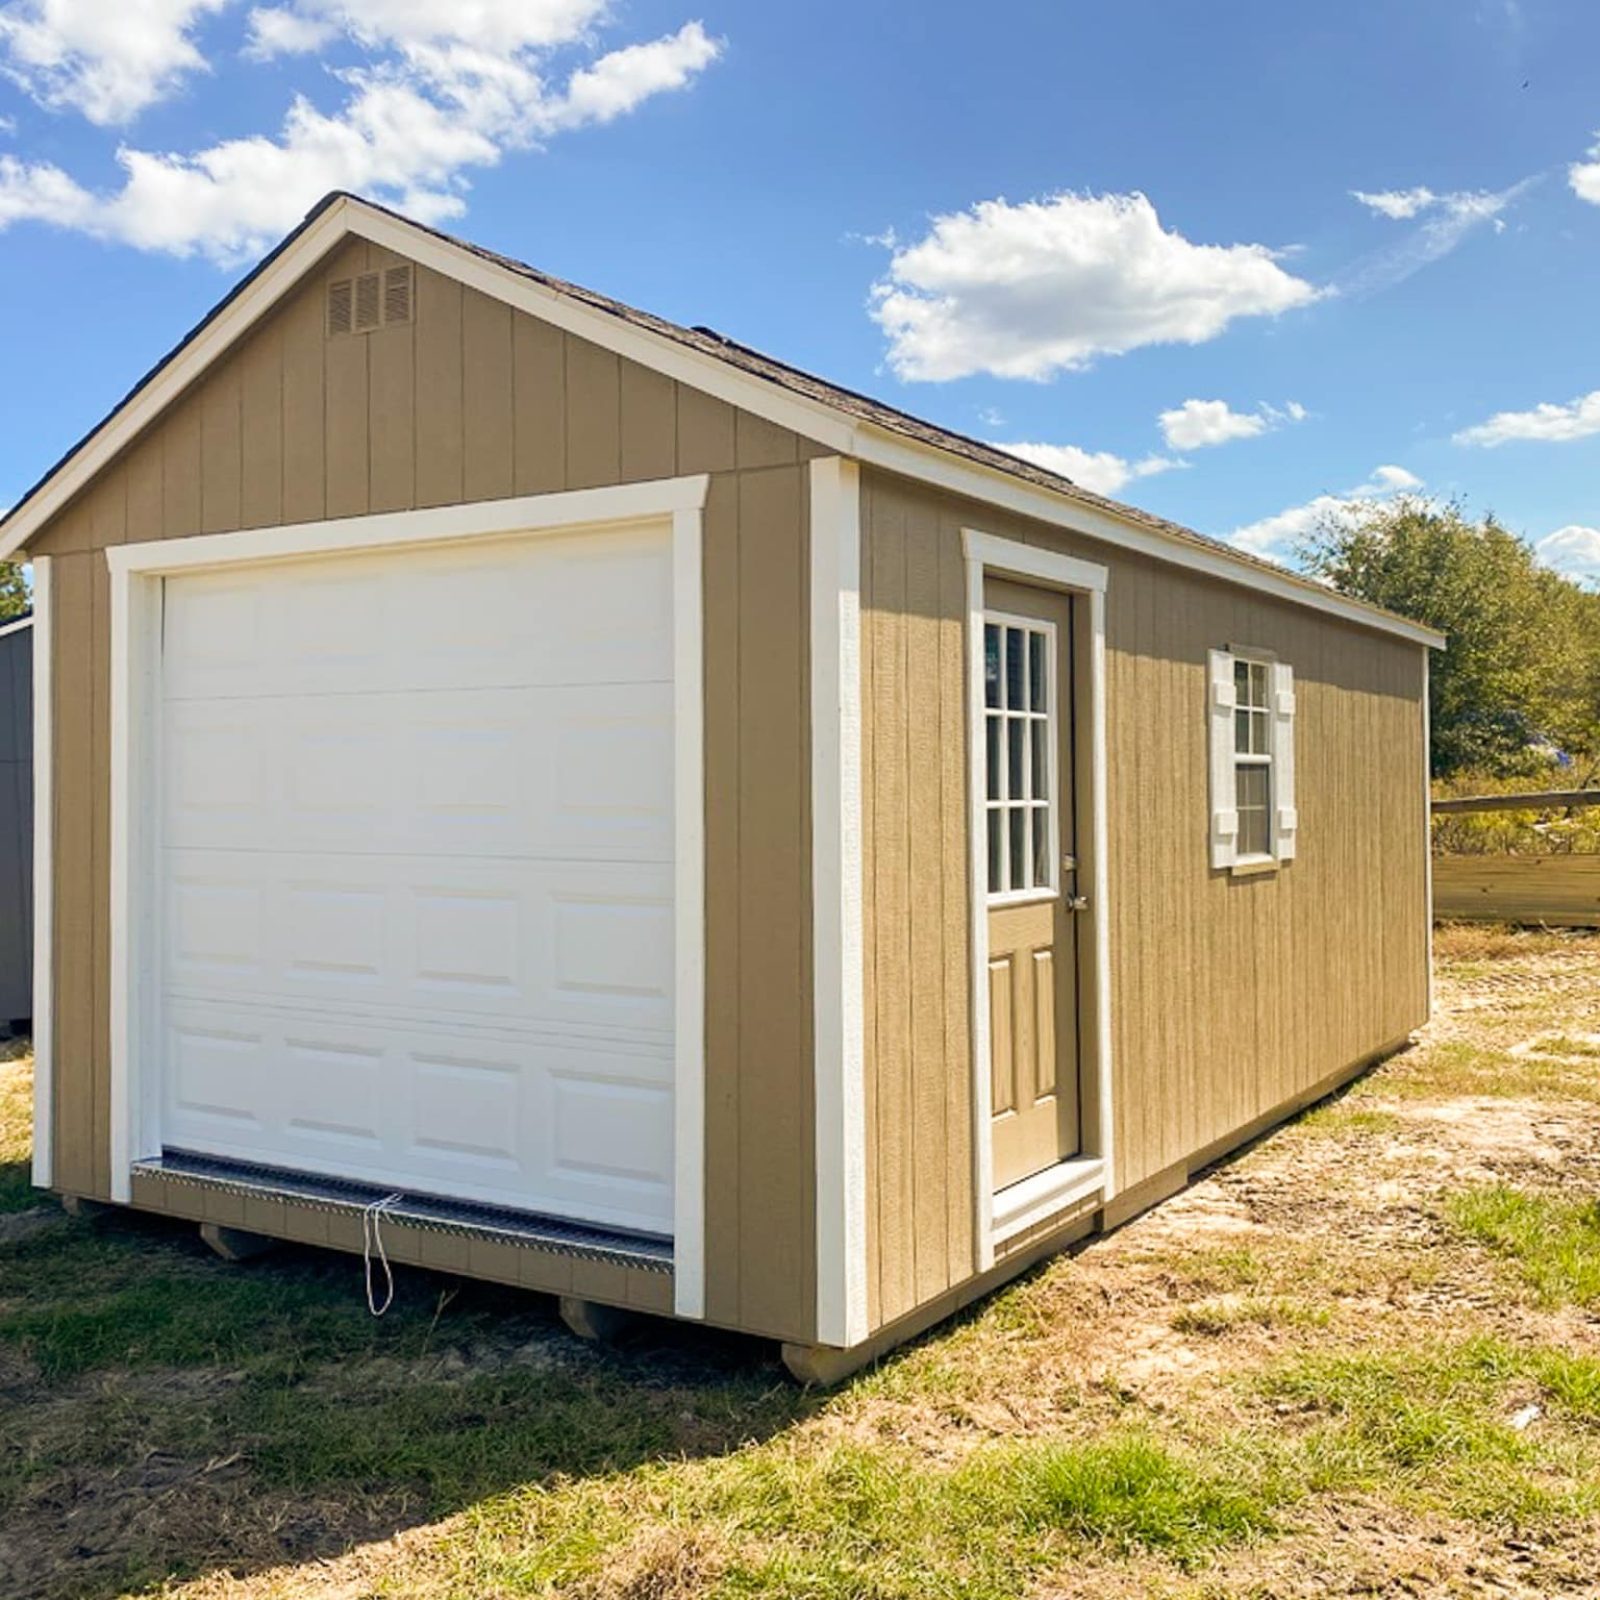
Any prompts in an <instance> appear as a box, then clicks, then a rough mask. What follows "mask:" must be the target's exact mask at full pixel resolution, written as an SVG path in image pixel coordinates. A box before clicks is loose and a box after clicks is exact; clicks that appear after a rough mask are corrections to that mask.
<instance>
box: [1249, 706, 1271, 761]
mask: <svg viewBox="0 0 1600 1600" xmlns="http://www.w3.org/2000/svg"><path fill="white" fill-rule="evenodd" d="M1271 737H1272V723H1271V718H1270V717H1269V716H1268V714H1267V713H1266V712H1265V711H1252V712H1251V713H1250V750H1251V753H1252V754H1253V755H1258V756H1264V755H1266V754H1268V751H1269V746H1268V743H1267V741H1268V740H1269V739H1270V738H1271Z"/></svg>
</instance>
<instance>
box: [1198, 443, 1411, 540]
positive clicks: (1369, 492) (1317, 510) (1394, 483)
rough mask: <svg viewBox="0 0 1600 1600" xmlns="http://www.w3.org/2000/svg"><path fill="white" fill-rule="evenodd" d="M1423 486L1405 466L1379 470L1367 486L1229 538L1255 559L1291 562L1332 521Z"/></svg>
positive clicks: (1310, 504) (1237, 530)
mask: <svg viewBox="0 0 1600 1600" xmlns="http://www.w3.org/2000/svg"><path fill="white" fill-rule="evenodd" d="M1421 487H1422V479H1421V478H1419V477H1417V475H1416V474H1415V473H1413V472H1408V471H1406V469H1405V468H1404V467H1396V466H1382V467H1377V468H1375V469H1374V470H1373V472H1372V475H1371V477H1369V478H1368V479H1367V481H1366V482H1365V483H1361V484H1357V485H1356V487H1355V488H1353V489H1346V490H1345V491H1344V493H1343V494H1319V495H1318V496H1317V497H1316V498H1315V499H1314V500H1308V501H1306V503H1305V504H1304V505H1299V506H1290V507H1289V508H1288V509H1287V510H1284V511H1279V512H1278V513H1276V515H1274V516H1270V517H1263V518H1262V519H1261V520H1260V521H1259V522H1251V523H1247V524H1246V525H1245V526H1244V527H1242V528H1235V529H1234V530H1233V532H1232V533H1231V534H1229V535H1228V543H1229V544H1231V545H1233V546H1234V547H1235V549H1238V550H1245V551H1248V552H1249V554H1251V555H1253V556H1264V557H1265V558H1266V559H1267V560H1268V561H1279V562H1288V561H1290V560H1291V559H1292V558H1293V557H1294V554H1295V551H1296V549H1297V547H1298V546H1299V545H1300V543H1301V541H1302V540H1304V539H1305V538H1306V536H1307V535H1308V534H1310V533H1312V532H1313V531H1315V529H1316V528H1318V527H1319V526H1320V525H1321V524H1322V523H1324V522H1326V521H1328V520H1329V519H1330V518H1333V517H1340V516H1344V515H1346V514H1348V513H1349V512H1351V511H1356V510H1360V509H1361V507H1363V506H1369V505H1372V504H1374V503H1376V502H1379V501H1383V500H1388V499H1392V498H1393V497H1394V496H1396V495H1402V494H1408V493H1410V492H1411V491H1413V490H1415V489H1420V488H1421Z"/></svg>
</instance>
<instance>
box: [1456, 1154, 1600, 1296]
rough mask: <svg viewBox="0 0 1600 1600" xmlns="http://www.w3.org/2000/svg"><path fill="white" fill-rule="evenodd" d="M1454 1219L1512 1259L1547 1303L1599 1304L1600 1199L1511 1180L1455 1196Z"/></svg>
mask: <svg viewBox="0 0 1600 1600" xmlns="http://www.w3.org/2000/svg"><path fill="white" fill-rule="evenodd" d="M1448 1210H1449V1215H1450V1219H1451V1220H1452V1221H1453V1222H1454V1223H1455V1224H1456V1226H1457V1227H1458V1228H1460V1229H1461V1230H1462V1231H1463V1232H1464V1233H1466V1234H1467V1235H1469V1236H1470V1237H1471V1238H1473V1239H1476V1240H1477V1241H1478V1242H1479V1243H1480V1244H1483V1245H1486V1246H1487V1247H1488V1248H1489V1249H1490V1250H1493V1251H1494V1252H1495V1253H1496V1254H1497V1255H1501V1256H1504V1257H1505V1258H1506V1259H1508V1260H1509V1261H1511V1262H1513V1263H1514V1264H1515V1265H1516V1267H1517V1269H1518V1271H1519V1272H1520V1273H1521V1275H1522V1277H1523V1280H1524V1281H1525V1282H1526V1283H1527V1284H1528V1285H1529V1286H1530V1287H1531V1288H1532V1289H1533V1291H1534V1292H1535V1294H1537V1295H1538V1297H1539V1299H1540V1300H1541V1301H1543V1302H1544V1303H1545V1304H1547V1305H1577V1306H1584V1307H1594V1306H1597V1305H1600V1200H1593V1199H1571V1200H1569V1199H1566V1198H1564V1197H1562V1196H1558V1195H1550V1194H1538V1193H1534V1192H1532V1191H1530V1190H1525V1189H1518V1188H1514V1187H1512V1186H1511V1185H1509V1184H1503V1183H1496V1184H1485V1185H1482V1186H1480V1187H1478V1188H1474V1189H1468V1190H1466V1191H1465V1192H1463V1193H1461V1194H1457V1195H1454V1196H1452V1197H1451V1199H1450V1201H1449V1204H1448Z"/></svg>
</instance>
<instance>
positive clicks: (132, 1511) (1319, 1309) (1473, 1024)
mask: <svg viewBox="0 0 1600 1600" xmlns="http://www.w3.org/2000/svg"><path fill="white" fill-rule="evenodd" d="M1440 954H1441V963H1440V974H1439V986H1438V1015H1437V1017H1436V1020H1435V1022H1434V1024H1433V1025H1432V1026H1431V1027H1430V1029H1429V1030H1428V1032H1427V1034H1426V1036H1425V1037H1424V1039H1423V1040H1422V1041H1421V1042H1420V1043H1419V1044H1418V1045H1417V1046H1416V1047H1414V1048H1413V1049H1411V1050H1409V1051H1407V1052H1405V1053H1403V1054H1402V1055H1400V1056H1397V1057H1396V1058H1394V1059H1393V1060H1392V1061H1390V1062H1388V1063H1386V1064H1385V1065H1383V1066H1382V1067H1380V1068H1379V1069H1377V1070H1376V1071H1374V1072H1373V1073H1371V1074H1369V1075H1368V1076H1367V1077H1366V1078H1364V1079H1363V1080H1361V1081H1360V1082H1359V1083H1358V1084H1357V1085H1355V1086H1354V1087H1353V1088H1352V1089H1351V1090H1350V1091H1349V1092H1347V1093H1346V1094H1344V1095H1342V1096H1340V1097H1338V1098H1336V1099H1335V1100H1333V1101H1331V1102H1328V1103H1325V1104H1324V1105H1322V1106H1320V1107H1317V1108H1314V1109H1313V1110H1312V1111H1310V1112H1308V1113H1307V1114H1306V1115H1304V1116H1302V1117H1301V1118H1299V1119H1298V1120H1297V1121H1295V1122H1294V1123H1292V1124H1290V1125H1288V1126H1286V1127H1284V1128H1282V1129H1279V1130H1277V1131H1276V1132H1274V1133H1272V1134H1270V1135H1268V1136H1267V1137H1265V1138H1264V1139H1262V1140H1260V1141H1259V1142H1257V1143H1256V1144H1255V1145H1254V1146H1253V1147H1252V1148H1250V1149H1249V1150H1247V1151H1245V1152H1243V1153H1242V1154H1240V1155H1237V1156H1236V1157H1234V1158H1232V1159H1231V1160H1229V1161H1227V1162H1226V1163H1224V1164H1222V1165H1221V1166H1219V1167H1217V1168H1216V1169H1214V1170H1213V1171H1211V1172H1210V1173H1209V1174H1207V1175H1205V1176H1204V1177H1203V1178H1202V1179H1201V1181H1199V1182H1197V1183H1196V1184H1194V1185H1193V1186H1192V1187H1191V1188H1190V1189H1188V1190H1187V1191H1185V1192H1184V1193H1183V1194H1181V1195H1179V1196H1177V1197H1175V1198H1174V1199H1172V1200H1170V1201H1168V1202H1167V1203H1166V1204H1164V1205H1163V1206H1161V1207H1159V1208H1158V1209H1157V1210H1155V1211H1153V1212H1151V1213H1149V1214H1147V1215H1146V1216H1144V1217H1142V1218H1140V1219H1138V1220H1137V1221H1135V1222H1134V1223H1132V1224H1130V1225H1129V1226H1127V1227H1125V1228H1124V1229H1122V1230H1121V1231H1120V1232H1118V1233H1116V1234H1115V1235H1112V1236H1110V1237H1108V1238H1105V1239H1101V1240H1097V1241H1095V1242H1094V1243H1092V1244H1091V1245H1090V1246H1088V1247H1087V1248H1084V1249H1082V1250H1080V1251H1078V1252H1077V1253H1075V1254H1074V1255H1072V1256H1071V1257H1069V1258H1065V1259H1063V1260H1060V1261H1057V1262H1055V1263H1052V1264H1050V1265H1048V1266H1047V1267H1045V1268H1042V1269H1041V1270H1039V1271H1037V1272H1035V1273H1034V1274H1033V1275H1031V1276H1030V1277H1029V1278H1028V1279H1026V1280H1024V1281H1023V1282H1021V1283H1020V1284H1018V1285H1016V1286H1014V1287H1013V1288H1012V1289H1010V1290H1008V1291H1006V1292H1005V1293H1003V1294H1001V1295H998V1296H996V1297H995V1298H994V1299H993V1300H991V1301H990V1302H989V1303H987V1304H986V1305H985V1306H984V1307H982V1308H979V1309H978V1310H977V1311H976V1312H975V1313H973V1314H972V1315H971V1316H969V1317H968V1318H966V1319H965V1320H963V1321H962V1322H960V1323H959V1324H957V1325H956V1326H954V1327H952V1328H949V1329H946V1330H942V1331H940V1332H939V1333H937V1334H935V1335H933V1336H930V1337H929V1338H928V1339H926V1340H924V1341H922V1342H921V1343H920V1344H919V1345H918V1346H916V1347H914V1348H913V1349H911V1350H910V1351H907V1352H905V1353H903V1354H901V1355H900V1356H898V1357H896V1358H894V1359H893V1360H891V1361H889V1362H886V1363H885V1364H884V1366H883V1367H882V1368H881V1369H879V1370H878V1371H877V1372H876V1373H874V1374H872V1375H869V1376H867V1377H865V1378H863V1379H861V1380H859V1381H858V1382H857V1383H855V1384H854V1385H852V1386H850V1387H849V1388H847V1389H846V1390H844V1391H843V1392H841V1393H840V1394H838V1395H834V1396H828V1397H821V1396H810V1395H802V1394H799V1393H797V1392H796V1391H794V1390H793V1389H792V1388H791V1387H789V1386H788V1385H787V1384H786V1383H784V1382H783V1381H782V1379H781V1378H780V1377H779V1375H778V1372H777V1369H776V1368H775V1366H774V1365H773V1363H772V1360H771V1354H770V1352H768V1351H766V1350H763V1349H762V1348H760V1347H758V1346H756V1345H754V1344H753V1343H747V1342H744V1341H739V1340H708V1339H706V1338H705V1337H704V1336H702V1335H699V1334H696V1333H692V1332H689V1333H685V1332H682V1331H678V1330H673V1329H670V1328H660V1329H655V1328H652V1329H648V1330H646V1331H645V1332H644V1333H643V1334H642V1335H641V1336H640V1337H639V1338H638V1339H637V1340H636V1341H635V1342H634V1343H633V1344H632V1345H630V1346H628V1347H626V1348H624V1349H622V1350H621V1351H618V1352H611V1353H596V1352H594V1351H591V1350H588V1349H586V1348H583V1347H581V1346H578V1345H577V1344H575V1343H574V1342H573V1341H572V1340H570V1339H569V1338H567V1337H566V1336H565V1335H564V1334H563V1333H561V1332H560V1331H559V1330H558V1328H557V1326H556V1325H555V1323H554V1322H553V1320H552V1319H551V1317H550V1315H549V1310H548V1308H547V1307H543V1306H539V1305H534V1304H532V1303H530V1302H529V1301H528V1300H526V1299H518V1298H516V1297H509V1296H501V1295H498V1294H492V1293H488V1292H486V1291H482V1290H480V1289H478V1288H476V1287H474V1286H459V1287H452V1286H450V1285H448V1284H446V1283H445V1282H444V1281H443V1280H439V1279H436V1278H432V1277H430V1276H429V1275H427V1274H423V1273H414V1274H408V1275H406V1276H405V1278H404V1279H403V1281H402V1295H401V1303H400V1306H399V1309H398V1312H397V1315H396V1317H395V1318H394V1319H393V1320H390V1321H386V1323H385V1324H381V1325H372V1324H370V1323H369V1322H368V1321H367V1319H366V1318H365V1315H364V1312H361V1311H359V1308H357V1307H356V1301H357V1299H358V1294H357V1293H356V1292H354V1291H355V1287H356V1286H355V1281H354V1279H353V1277H352V1271H351V1268H350V1267H349V1264H348V1263H346V1262H343V1261H334V1262H331V1263H330V1262H328V1261H326V1260H320V1259H318V1258H315V1257H314V1256H312V1255H311V1254H310V1253H303V1254H302V1253H296V1252H288V1253H286V1254H285V1255H283V1256H279V1257H274V1258H271V1259H270V1260H268V1261H264V1262H262V1263H259V1264H257V1265H255V1266H252V1267H250V1268H247V1269H224V1268H220V1267H218V1266H217V1265H216V1264H215V1263H213V1262H211V1261H210V1260H209V1259H208V1258H206V1257H205V1256H204V1255H203V1253H201V1252H200V1251H199V1250H198V1249H197V1247H196V1246H195V1245H194V1244H193V1241H192V1239H190V1238H189V1237H188V1236H186V1235H184V1236H180V1235H178V1234H176V1233H174V1232H173V1231H172V1230H170V1229H163V1228H162V1226H161V1225H159V1224H153V1223H151V1224H147V1223H144V1222H133V1223H123V1222H117V1223H114V1224H112V1225H111V1226H110V1227H109V1228H107V1227H105V1226H104V1225H102V1226H101V1228H100V1229H99V1230H98V1231H96V1230H93V1229H90V1228H88V1227H85V1226H82V1225H79V1224H68V1223H64V1222H58V1221H57V1220H56V1219H55V1217H54V1215H53V1213H50V1212H41V1211H39V1210H38V1209H37V1208H36V1207H35V1206H33V1204H32V1202H31V1201H30V1202H29V1204H28V1206H27V1207H26V1208H21V1207H19V1208H18V1209H15V1210H13V1212H12V1213H11V1214H10V1215H8V1216H7V1215H0V1595H7V1596H17V1597H24V1596H26V1597H28V1600H54V1597H65V1596H93V1595H114V1594H119V1593H161V1594H166V1595H174V1596H176V1595H181V1596H185V1597H188V1600H219V1597H222V1596H238V1597H251V1600H267V1597H284V1596H294V1597H297V1600H298V1597H320V1600H367V1597H374V1596H379V1595H384V1596H390V1595H393V1596H415V1597H418V1600H444V1597H447V1596H448V1597H465V1596H502V1595H503V1596H511V1595H524V1594H528V1595H531V1594H563V1595H574V1596H583V1597H589V1600H601V1597H611V1600H624V1597H633V1600H650V1597H654V1600H686V1597H689V1596H697V1595H713V1594H716V1595H721V1594H730V1595H732V1594H737V1595H741V1596H747V1595H774V1596H778V1595H789V1594H803V1595H807V1596H818V1597H821V1596H839V1597H841V1600H842V1597H845V1596H855V1595H860V1596H891V1595H893V1596H906V1597H910V1596H920V1595H924V1594H931V1593H939V1594H945V1595H961V1596H970V1597H975V1600H988V1597H994V1596H999V1595H1004V1594H1029V1595H1036V1596H1041V1597H1052V1600H1054V1597H1060V1600H1067V1597H1072V1600H1089V1597H1091V1596H1093V1597H1096V1600H1101V1597H1106V1600H1116V1597H1123V1596H1127V1597H1132V1596H1135V1595H1141V1596H1143V1595H1157V1596H1185V1597H1190V1600H1199V1597H1207V1600H1212V1597H1216V1600H1220V1597H1223V1596H1228V1597H1238V1600H1244V1597H1267V1596H1283V1597H1296V1600H1298V1597H1306V1600H1311V1597H1319V1600H1321V1597H1326V1600H1333V1597H1341V1596H1343V1597H1354V1596H1386V1597H1388V1596H1392V1597H1399V1596H1434V1595H1441V1596H1443V1595H1449V1596H1455V1595H1462V1596H1465V1595H1474V1596H1477V1595H1482V1596H1498V1597H1523V1596H1528V1597H1531V1596H1547V1595H1573V1596H1577V1595H1595V1596H1600V1033H1597V1032H1596V1027H1597V1024H1600V940H1597V939H1594V938H1589V937H1585V936H1577V935H1559V936H1557V935H1510V934H1497V933H1492V932H1484V931H1474V930H1460V931H1457V932H1454V933H1450V934H1447V935H1445V936H1444V937H1443V939H1442V940H1441V950H1440ZM25 1071H26V1065H25V1063H24V1064H21V1065H12V1066H0V1074H10V1075H11V1077H10V1078H9V1079H7V1080H6V1081H5V1082H0V1106H3V1105H5V1104H8V1103H11V1102H16V1103H20V1099H19V1097H18V1095H17V1094H16V1089H17V1083H18V1081H20V1080H19V1079H18V1075H19V1074H22V1073H24V1072H25ZM8 1090H9V1092H10V1099H9V1100H8V1099H7V1095H8ZM13 1145H15V1137H13ZM5 1152H6V1147H5V1146H4V1144H3V1143H0V1167H3V1163H4V1160H5V1159H6V1153H5ZM1541 1207H1543V1208H1547V1209H1546V1210H1541V1209H1540V1208H1541ZM1547 1217H1548V1222H1547V1223H1546V1220H1545V1219H1546V1218H1547ZM1107 1440H1113V1441H1122V1442H1121V1443H1119V1444H1116V1445H1115V1446H1114V1448H1112V1447H1108V1446H1107V1445H1106V1443H1105V1441H1107ZM1108 1448H1111V1453H1110V1454H1109V1455H1108V1454H1107V1449H1108ZM1118 1452H1120V1453H1118ZM1041 1485H1043V1487H1042V1488H1041ZM952 1486H953V1487H952ZM942 1496H947V1497H948V1498H941V1497H942ZM968 1505H972V1506H978V1507H980V1508H981V1509H982V1515H981V1517H978V1518H976V1520H975V1521H974V1523H973V1526H972V1527H971V1528H963V1527H962V1526H961V1508H962V1507H964V1506H968Z"/></svg>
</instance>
